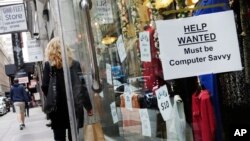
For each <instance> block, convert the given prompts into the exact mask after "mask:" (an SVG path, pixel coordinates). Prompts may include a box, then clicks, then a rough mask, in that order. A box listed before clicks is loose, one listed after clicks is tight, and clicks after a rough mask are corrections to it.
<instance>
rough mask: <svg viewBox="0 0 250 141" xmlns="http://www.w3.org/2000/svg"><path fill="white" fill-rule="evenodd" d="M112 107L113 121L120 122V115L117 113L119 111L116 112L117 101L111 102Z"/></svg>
mask: <svg viewBox="0 0 250 141" xmlns="http://www.w3.org/2000/svg"><path fill="white" fill-rule="evenodd" d="M110 109H111V115H112V119H113V123H117V122H118V115H117V112H116V105H115V102H112V103H111V104H110Z"/></svg>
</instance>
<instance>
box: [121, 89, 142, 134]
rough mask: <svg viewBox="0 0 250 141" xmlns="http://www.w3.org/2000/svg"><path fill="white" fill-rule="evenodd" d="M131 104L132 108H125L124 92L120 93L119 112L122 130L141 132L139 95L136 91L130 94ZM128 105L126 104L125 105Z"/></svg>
mask: <svg viewBox="0 0 250 141" xmlns="http://www.w3.org/2000/svg"><path fill="white" fill-rule="evenodd" d="M131 95H132V97H131V104H132V109H128V108H126V101H125V100H126V99H125V98H127V97H126V96H125V94H122V95H120V98H121V101H120V102H121V103H120V106H121V114H122V123H123V129H124V131H128V132H135V133H141V121H140V114H139V109H140V104H139V99H138V98H139V95H138V94H136V93H132V94H131ZM127 106H128V105H127Z"/></svg>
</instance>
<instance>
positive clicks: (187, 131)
mask: <svg viewBox="0 0 250 141" xmlns="http://www.w3.org/2000/svg"><path fill="white" fill-rule="evenodd" d="M171 104H172V105H173V110H172V113H171V118H170V119H169V120H167V121H166V125H167V140H168V141H193V134H192V129H191V128H190V126H188V124H186V117H185V113H184V105H183V101H182V99H181V97H180V96H179V95H175V96H174V98H171Z"/></svg>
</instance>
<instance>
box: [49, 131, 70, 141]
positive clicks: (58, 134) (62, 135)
mask: <svg viewBox="0 0 250 141" xmlns="http://www.w3.org/2000/svg"><path fill="white" fill-rule="evenodd" d="M53 132H54V139H55V141H66V129H53ZM68 139H69V141H72V137H71V131H70V129H68Z"/></svg>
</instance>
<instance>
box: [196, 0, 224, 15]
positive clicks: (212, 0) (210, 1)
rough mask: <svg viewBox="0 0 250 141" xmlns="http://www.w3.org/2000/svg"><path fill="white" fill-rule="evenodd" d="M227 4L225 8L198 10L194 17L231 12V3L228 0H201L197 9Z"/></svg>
mask: <svg viewBox="0 0 250 141" xmlns="http://www.w3.org/2000/svg"><path fill="white" fill-rule="evenodd" d="M222 3H223V4H225V5H224V6H223V7H214V8H206V9H198V10H195V11H194V12H193V15H194V16H197V15H202V14H209V13H215V12H221V11H226V10H229V2H228V0H200V1H199V2H198V3H197V5H196V7H202V6H208V5H214V4H222Z"/></svg>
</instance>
